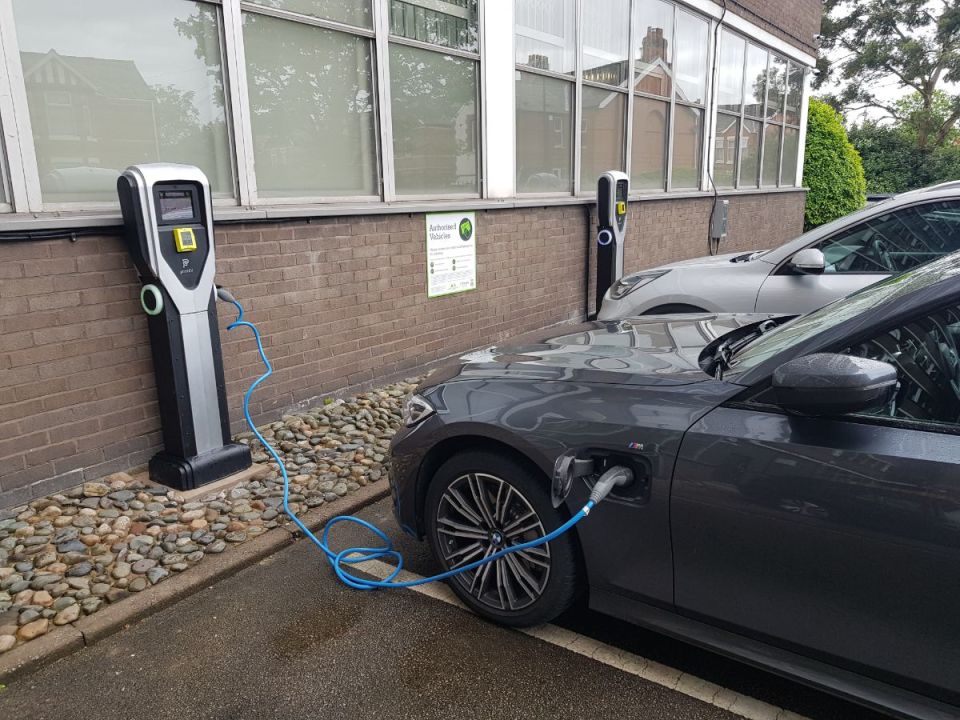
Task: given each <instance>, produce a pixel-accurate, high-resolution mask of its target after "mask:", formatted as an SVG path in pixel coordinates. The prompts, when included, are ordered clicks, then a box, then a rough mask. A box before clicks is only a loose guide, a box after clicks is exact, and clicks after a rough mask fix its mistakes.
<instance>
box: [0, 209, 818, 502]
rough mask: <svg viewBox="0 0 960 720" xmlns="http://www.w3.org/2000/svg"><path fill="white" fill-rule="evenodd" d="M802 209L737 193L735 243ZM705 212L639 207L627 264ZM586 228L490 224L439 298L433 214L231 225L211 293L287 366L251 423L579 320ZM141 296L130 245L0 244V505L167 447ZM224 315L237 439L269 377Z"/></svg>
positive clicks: (526, 221)
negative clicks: (221, 290) (433, 287)
mask: <svg viewBox="0 0 960 720" xmlns="http://www.w3.org/2000/svg"><path fill="white" fill-rule="evenodd" d="M803 198H804V195H803V193H802V192H797V193H781V194H773V195H751V196H742V197H737V198H734V199H733V200H732V202H731V211H730V230H731V236H730V239H729V241H728V242H727V244H726V245H725V247H724V249H725V250H732V249H741V248H742V249H749V248H753V247H759V246H770V245H775V244H777V243H779V242H782V241H784V240H787V239H789V238H790V237H793V236H794V235H796V234H797V233H798V232H799V230H800V224H801V222H802V216H803ZM710 205H711V201H710V200H709V199H698V200H664V201H655V202H644V203H633V204H632V205H631V209H630V228H629V233H630V235H629V242H630V245H629V248H630V249H629V252H628V256H627V263H626V264H627V268H628V269H630V270H632V269H637V268H640V267H647V266H651V265H655V264H657V263H661V262H666V261H668V260H673V259H679V258H683V257H695V256H697V255H702V254H704V252H705V248H706V239H705V237H706V223H707V219H708V217H709V212H710ZM591 224H592V223H591ZM586 232H587V220H586V211H585V209H584V207H583V206H567V207H552V208H532V209H523V210H496V211H494V210H490V211H482V212H478V213H477V238H478V263H479V265H478V285H479V289H478V290H476V291H473V292H469V293H464V294H461V295H456V296H449V297H445V298H435V299H432V300H428V299H427V297H426V290H425V258H424V254H425V253H424V250H425V248H424V216H423V215H422V214H415V215H385V216H368V217H341V218H321V219H316V220H314V221H312V222H307V221H298V222H291V223H271V224H251V225H223V226H220V227H219V228H218V233H217V281H218V282H219V283H220V284H223V285H225V286H227V287H229V288H230V289H231V290H233V291H234V293H235V294H236V295H237V297H238V298H240V299H241V301H242V302H243V304H244V306H245V307H246V308H247V311H248V317H249V318H250V319H251V320H253V321H254V322H256V323H257V324H258V325H259V326H260V328H261V330H262V332H263V334H264V339H265V346H266V350H267V353H268V354H269V356H270V358H271V360H272V362H273V364H274V366H275V368H276V374H275V375H274V377H273V378H271V380H270V381H269V382H268V383H267V385H266V387H265V388H264V389H263V391H262V392H261V393H260V394H259V396H258V397H257V399H256V402H255V403H254V406H253V408H252V410H253V412H254V415H255V416H258V417H268V416H269V417H274V416H276V415H277V414H278V413H279V411H280V410H281V409H282V408H287V407H289V406H291V405H294V404H295V403H298V402H302V401H305V400H308V399H310V398H314V397H316V396H319V395H323V394H325V393H330V392H332V391H335V390H337V389H339V388H343V387H346V386H349V385H356V384H360V383H366V382H369V381H372V380H375V379H377V378H382V377H386V376H388V375H392V374H395V373H401V372H407V371H410V372H412V371H414V370H415V369H416V368H417V367H419V366H420V365H422V364H423V363H425V362H428V361H432V360H435V359H438V358H441V357H444V356H447V355H451V354H454V353H457V352H460V351H463V350H467V349H469V348H472V347H476V346H479V345H483V344H485V343H490V342H494V341H497V340H502V339H504V338H505V337H507V336H508V335H510V334H513V333H518V332H522V331H526V330H533V329H536V328H540V327H546V326H548V325H552V324H556V323H560V322H564V321H568V320H573V319H578V318H581V317H582V316H583V314H584V301H583V298H584V295H585V289H584V265H583V263H584V254H585V251H586ZM138 292H139V284H138V282H137V279H136V275H135V273H134V271H133V269H132V266H131V263H130V261H129V259H128V257H127V254H126V252H125V250H124V247H123V244H122V242H121V240H120V238H118V237H110V236H104V237H87V238H80V239H78V240H77V241H76V242H70V241H69V240H66V239H62V240H46V241H35V242H0V507H5V506H9V505H15V504H18V503H20V502H23V501H25V500H27V499H28V498H30V497H35V496H38V495H42V494H45V493H48V492H52V491H54V490H57V489H60V488H63V487H67V486H69V485H72V484H75V483H77V482H80V481H82V480H85V479H92V478H97V477H101V476H103V475H106V474H109V473H111V472H114V471H117V470H122V469H129V468H132V467H136V466H140V465H143V464H145V463H146V462H147V460H148V459H149V458H150V456H151V455H152V454H153V453H154V452H156V451H157V450H158V449H159V444H160V425H159V418H158V416H157V401H156V389H155V385H154V378H153V369H152V361H151V355H150V346H149V340H148V338H147V332H146V321H145V316H144V315H143V313H142V312H141V311H140V309H139V301H138V299H137V296H138ZM220 307H221V313H222V317H221V323H220V324H221V337H222V338H223V346H224V352H223V354H224V363H225V373H226V378H227V385H228V392H229V396H230V412H231V417H232V419H233V420H234V426H235V428H239V427H240V412H239V407H240V401H241V396H242V393H243V391H244V390H245V389H246V387H247V385H248V384H249V382H250V380H251V378H253V377H255V376H257V375H259V374H260V372H261V366H260V364H259V359H258V356H257V353H256V348H255V345H254V343H253V341H252V340H250V339H249V337H248V336H246V335H238V333H241V332H242V331H236V333H229V334H228V333H227V332H226V330H225V326H226V324H227V322H228V321H229V320H230V319H231V317H232V313H231V312H230V309H229V308H228V307H226V306H223V305H221V306H220Z"/></svg>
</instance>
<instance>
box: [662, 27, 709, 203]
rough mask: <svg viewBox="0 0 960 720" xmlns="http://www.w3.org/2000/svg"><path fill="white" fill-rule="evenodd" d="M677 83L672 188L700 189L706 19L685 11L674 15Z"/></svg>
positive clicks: (705, 88)
mask: <svg viewBox="0 0 960 720" xmlns="http://www.w3.org/2000/svg"><path fill="white" fill-rule="evenodd" d="M674 35H675V37H676V43H677V60H676V83H675V85H674V87H675V100H676V103H675V106H674V123H673V155H672V161H673V162H672V167H671V173H670V178H669V182H670V186H669V189H671V190H697V189H699V188H700V175H701V157H702V156H703V154H702V146H701V142H702V139H703V116H704V107H705V106H706V103H707V50H708V48H709V47H710V28H709V25H708V24H707V21H706V20H704V19H702V18H699V17H697V16H695V15H691V14H690V13H688V12H686V11H685V10H677V14H676V32H675V34H674Z"/></svg>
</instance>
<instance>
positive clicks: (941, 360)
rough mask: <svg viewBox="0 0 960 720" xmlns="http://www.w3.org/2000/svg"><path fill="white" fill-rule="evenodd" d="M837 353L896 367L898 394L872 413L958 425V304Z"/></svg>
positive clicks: (959, 399) (959, 382)
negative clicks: (883, 406) (887, 403)
mask: <svg viewBox="0 0 960 720" xmlns="http://www.w3.org/2000/svg"><path fill="white" fill-rule="evenodd" d="M841 352H843V353H845V354H847V355H856V356H858V357H865V358H871V359H873V360H882V361H883V362H888V363H890V364H891V365H893V366H894V367H896V368H897V376H898V378H899V381H900V386H899V388H898V390H897V393H896V395H895V396H894V398H893V400H892V401H891V403H890V405H889V406H888V407H886V408H884V409H883V410H880V411H878V412H876V413H874V414H876V415H883V416H888V417H897V418H904V419H908V420H918V421H923V422H932V423H942V424H949V425H960V306H953V307H949V308H946V309H944V310H940V311H938V312H934V313H931V314H929V315H925V316H923V317H921V318H919V319H917V320H914V321H912V322H910V323H907V324H905V325H903V326H900V327H896V328H893V329H891V330H888V331H887V332H883V333H880V334H879V335H877V336H876V337H873V338H871V339H870V340H868V341H866V342H863V343H859V344H857V345H854V346H851V347H848V348H846V349H844V350H842V351H841Z"/></svg>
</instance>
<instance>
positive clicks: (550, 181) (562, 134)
mask: <svg viewBox="0 0 960 720" xmlns="http://www.w3.org/2000/svg"><path fill="white" fill-rule="evenodd" d="M516 102H517V190H518V191H519V192H570V191H571V190H572V188H573V184H572V175H573V172H572V166H573V149H572V147H571V141H572V139H573V84H572V83H569V82H565V81H563V80H557V79H554V78H547V77H543V76H541V75H533V74H531V73H524V72H518V73H517V95H516Z"/></svg>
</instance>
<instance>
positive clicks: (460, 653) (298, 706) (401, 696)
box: [0, 500, 881, 720]
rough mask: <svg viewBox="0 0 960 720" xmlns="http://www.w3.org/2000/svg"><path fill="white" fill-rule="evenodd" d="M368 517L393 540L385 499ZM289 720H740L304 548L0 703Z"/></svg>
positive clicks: (709, 663) (13, 690) (796, 692)
mask: <svg viewBox="0 0 960 720" xmlns="http://www.w3.org/2000/svg"><path fill="white" fill-rule="evenodd" d="M361 515H362V516H363V517H366V518H367V519H369V520H372V521H374V522H376V523H378V524H380V525H381V526H382V527H384V528H385V529H386V530H387V532H388V533H389V534H390V535H391V536H392V537H395V538H400V537H401V533H400V531H399V530H398V529H397V528H396V526H395V524H394V523H393V520H392V517H391V516H390V512H389V502H388V501H387V500H383V501H381V502H379V503H377V504H375V505H373V506H371V507H369V508H367V509H366V510H365V511H364V512H363V513H361ZM340 537H342V542H345V543H346V542H351V544H354V543H353V542H352V541H354V540H360V536H359V535H358V534H356V532H355V531H353V530H351V529H344V530H343V534H342V536H340ZM338 542H339V540H338ZM398 547H399V549H400V550H401V551H403V552H404V553H405V554H406V556H407V565H408V567H409V568H410V569H411V570H413V571H414V572H418V573H421V574H429V573H431V572H433V571H435V569H436V568H435V566H434V564H433V562H432V561H431V559H430V558H429V556H428V555H427V554H426V552H425V551H424V548H423V547H422V546H420V545H419V544H418V543H414V542H412V541H409V540H407V539H405V538H404V539H402V540H401V541H400V542H398ZM558 624H559V625H560V626H561V627H562V628H565V629H566V630H572V631H575V632H578V633H581V634H583V635H586V636H588V637H590V638H595V639H597V640H600V641H602V642H605V643H608V644H610V645H612V646H614V647H616V648H620V649H622V650H626V651H629V652H631V653H636V654H638V655H642V656H643V657H645V658H650V659H652V660H655V661H657V662H660V663H663V664H665V665H669V666H671V667H672V668H676V669H678V670H682V671H684V672H687V673H690V674H691V675H695V676H697V677H700V678H702V679H704V680H707V681H710V682H713V683H716V684H718V685H721V686H723V687H724V688H728V689H729V690H731V691H733V692H736V693H741V694H743V695H746V696H750V697H752V698H756V699H758V700H761V701H763V702H766V703H770V704H771V705H774V706H777V707H781V708H785V709H787V710H790V711H792V712H795V713H798V714H800V715H802V716H806V717H809V718H812V719H813V720H834V719H837V720H839V719H840V718H843V719H844V720H878V719H879V718H880V717H881V716H879V715H877V714H874V713H870V712H867V711H864V710H861V709H859V708H857V707H855V706H852V705H849V704H847V703H843V702H840V701H837V700H834V699H833V698H831V697H829V696H827V695H824V694H822V693H818V692H815V691H812V690H808V689H806V688H804V687H802V686H799V685H796V684H794V683H791V682H788V681H785V680H781V679H779V678H776V677H773V676H771V675H768V674H766V673H763V672H759V671H755V670H752V669H750V668H747V667H746V666H743V665H740V664H739V663H734V662H731V661H729V660H725V659H722V658H719V657H717V656H714V655H712V654H710V653H705V652H702V651H699V650H696V649H693V648H691V647H689V646H687V645H685V644H683V643H678V642H675V641H670V640H667V639H664V638H661V637H659V636H656V635H653V634H651V633H646V632H644V631H641V630H639V629H637V628H634V627H632V626H629V625H625V624H623V623H619V622H616V621H613V620H610V619H609V618H604V617H602V616H600V615H597V614H595V613H590V612H585V611H581V612H578V613H574V614H571V615H570V617H566V618H563V619H562V621H561V622H559V623H558ZM296 715H300V716H302V717H304V718H327V717H331V718H361V717H388V718H401V717H402V718H449V717H462V718H498V720H499V719H501V718H502V719H506V718H538V717H586V716H589V717H591V718H624V717H629V718H639V719H642V720H647V719H649V720H653V719H654V718H655V719H657V720H667V719H670V718H678V719H679V718H684V719H690V720H701V719H702V720H725V719H727V718H735V717H738V716H737V715H736V714H734V713H731V712H727V711H725V710H722V709H720V708H718V707H714V706H712V705H709V704H707V703H704V702H701V701H700V700H697V699H694V698H693V697H689V696H688V695H685V694H683V693H680V692H676V691H673V690H670V689H668V688H666V687H663V686H662V685H659V684H656V683H652V682H647V681H646V680H643V679H641V678H639V677H637V676H635V675H632V674H629V673H628V672H624V671H622V670H619V669H616V668H614V667H611V666H609V665H606V664H604V663H601V662H599V661H597V660H592V659H590V658H588V657H584V656H583V655H581V654H577V653H575V652H573V651H571V650H567V649H564V648H562V647H558V646H556V645H552V644H548V643H546V642H542V641H541V640H538V639H536V638H534V637H530V636H529V635H526V634H523V633H520V632H517V631H513V630H507V629H504V628H501V627H498V626H495V625H491V624H489V623H486V622H484V621H482V620H480V619H478V618H477V617H475V616H473V615H471V614H469V613H466V612H464V611H463V610H461V609H458V608H456V607H453V606H451V605H449V604H446V603H444V602H440V601H438V600H435V599H433V598H431V597H428V596H425V595H423V594H419V593H415V592H413V591H410V590H395V591H389V592H375V593H363V592H359V591H354V590H350V589H347V588H345V587H343V586H341V585H340V584H339V583H337V582H336V581H335V580H334V579H333V577H332V575H331V573H330V571H329V569H328V568H327V567H326V564H325V561H324V560H323V559H322V556H321V555H320V553H319V551H318V550H316V548H314V547H313V546H312V545H311V544H310V543H308V542H300V543H297V544H296V545H294V546H293V547H291V548H290V549H287V550H285V551H283V552H281V553H279V554H277V555H275V556H273V557H271V558H269V559H267V560H265V561H263V562H261V563H260V564H258V565H255V566H253V567H250V568H248V569H246V570H244V571H243V572H241V573H238V574H237V575H236V576H235V577H233V578H230V579H229V580H226V581H224V582H221V583H219V584H217V585H215V586H213V587H211V588H209V589H207V590H204V591H203V592H200V593H198V594H196V595H194V596H193V597H190V598H188V599H186V600H184V601H182V602H181V603H179V604H177V605H175V606H174V607H171V608H168V609H167V610H165V611H163V612H160V613H158V614H156V615H154V616H152V617H150V618H148V619H146V620H144V621H143V622H141V623H138V624H137V625H135V626H134V627H132V628H130V629H129V630H127V631H125V632H122V633H119V634H117V635H114V636H112V637H110V638H108V639H106V640H104V641H102V642H100V643H99V644H97V645H95V646H93V647H91V648H87V649H85V650H83V651H81V652H79V653H77V654H75V655H73V656H70V657H68V658H64V659H62V660H60V661H58V662H56V663H54V664H53V665H50V666H48V667H47V668H45V669H43V670H41V671H40V672H38V673H36V674H34V675H32V676H29V677H27V678H25V679H23V680H20V681H19V682H16V683H14V684H13V685H12V686H11V687H9V688H7V690H6V691H4V692H3V693H0V717H11V718H12V717H16V718H36V719H37V720H42V719H45V718H51V719H53V718H58V719H59V718H62V717H64V716H69V717H71V718H74V719H76V720H82V719H84V718H116V717H132V718H138V717H150V718H184V717H198V718H231V719H233V718H274V717H284V718H289V717H294V716H296Z"/></svg>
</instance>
